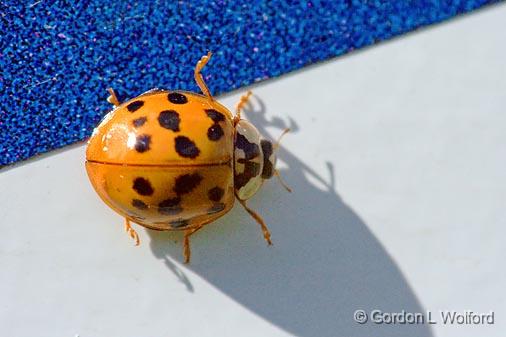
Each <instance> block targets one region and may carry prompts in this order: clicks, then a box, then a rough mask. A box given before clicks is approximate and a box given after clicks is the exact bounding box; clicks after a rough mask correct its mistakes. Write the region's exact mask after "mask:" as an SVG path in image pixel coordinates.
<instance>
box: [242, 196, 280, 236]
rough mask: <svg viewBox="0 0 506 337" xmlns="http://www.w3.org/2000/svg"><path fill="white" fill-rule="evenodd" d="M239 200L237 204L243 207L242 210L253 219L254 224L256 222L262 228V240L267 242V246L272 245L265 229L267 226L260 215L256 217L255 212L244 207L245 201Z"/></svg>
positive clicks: (269, 234) (267, 230) (268, 233)
mask: <svg viewBox="0 0 506 337" xmlns="http://www.w3.org/2000/svg"><path fill="white" fill-rule="evenodd" d="M237 199H238V200H239V202H240V203H241V205H242V207H244V209H245V210H246V211H247V212H248V213H249V214H250V215H251V216H252V217H253V219H255V220H256V222H258V224H259V225H260V226H261V227H262V232H263V234H264V239H265V241H267V244H269V245H272V241H271V233H270V232H269V229H268V228H267V225H266V224H265V221H264V219H262V217H261V216H260V215H258V214H257V213H256V212H255V211H253V210H252V209H251V208H249V207H248V206H246V201H245V200H241V199H239V198H237Z"/></svg>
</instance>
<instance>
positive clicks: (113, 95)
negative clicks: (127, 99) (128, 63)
mask: <svg viewBox="0 0 506 337" xmlns="http://www.w3.org/2000/svg"><path fill="white" fill-rule="evenodd" d="M107 91H109V94H110V96H109V97H107V102H109V103H111V104H112V105H114V106H118V105H120V102H119V101H118V97H117V96H116V93H115V92H114V89H113V88H108V89H107Z"/></svg>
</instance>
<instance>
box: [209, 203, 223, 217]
mask: <svg viewBox="0 0 506 337" xmlns="http://www.w3.org/2000/svg"><path fill="white" fill-rule="evenodd" d="M224 209H225V204H224V203H222V202H217V203H215V204H214V205H213V206H212V207H211V208H209V209H208V210H207V214H214V213H219V212H221V211H223V210H224Z"/></svg>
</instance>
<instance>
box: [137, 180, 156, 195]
mask: <svg viewBox="0 0 506 337" xmlns="http://www.w3.org/2000/svg"><path fill="white" fill-rule="evenodd" d="M132 188H133V189H134V190H135V191H136V192H137V193H139V194H140V195H152V194H153V187H151V184H150V182H149V180H147V179H144V178H142V177H138V178H135V180H134V184H133V186H132Z"/></svg>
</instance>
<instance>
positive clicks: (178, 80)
mask: <svg viewBox="0 0 506 337" xmlns="http://www.w3.org/2000/svg"><path fill="white" fill-rule="evenodd" d="M493 2H496V1H490V0H488V1H487V0H481V1H479V0H446V1H437V0H431V1H429V0H418V1H417V0H411V1H401V0H399V1H378V0H377V1H371V0H370V1H366V0H361V1H358V0H354V1H342V0H340V1H317V0H311V1H286V0H285V1H283V0H273V1H250V0H237V1H231V2H226V1H190V2H185V1H178V2H176V1H167V2H165V1H136V2H123V1H118V0H110V1H98V0H88V1H81V2H75V3H74V2H73V1H69V2H66V1H45V0H42V1H40V0H32V2H27V1H19V2H18V1H9V0H8V1H2V2H0V28H1V30H0V31H1V33H0V34H1V37H0V68H1V69H2V72H1V73H0V89H1V90H0V132H1V133H0V166H1V165H6V164H9V163H13V162H16V161H18V160H22V159H26V158H29V157H31V156H33V155H35V154H38V153H42V152H46V151H48V150H51V149H55V148H59V147H62V146H64V145H67V144H70V143H73V142H75V141H78V140H83V139H85V138H86V137H88V136H89V135H90V134H91V131H92V130H93V127H94V126H95V125H96V124H97V123H98V122H99V121H100V119H101V118H102V117H103V115H104V114H105V113H106V112H107V111H108V109H110V106H109V104H108V103H107V102H106V100H105V99H106V96H107V92H106V88H107V87H113V88H115V89H116V90H117V91H118V92H119V93H120V94H122V95H121V96H122V97H123V98H128V97H134V96H137V95H138V94H140V93H142V92H144V91H146V90H148V89H150V88H153V87H160V88H167V89H186V90H193V91H195V90H197V88H196V85H195V84H194V81H193V67H194V65H195V63H196V61H197V60H198V59H199V58H200V57H201V56H202V55H203V54H205V53H206V52H207V51H208V50H212V51H213V52H214V53H215V54H214V57H213V59H212V61H211V62H210V63H209V65H208V67H206V68H205V70H204V75H205V79H206V81H207V83H208V85H209V87H210V89H211V91H212V92H213V93H214V94H218V93H222V92H226V91H228V90H231V89H234V88H238V87H241V86H244V85H247V84H250V83H253V82H256V81H260V80H263V79H267V78H270V77H274V76H278V75H280V74H283V73H286V72H288V71H291V70H294V69H297V68H300V67H303V66H304V65H307V64H310V63H313V62H317V61H321V60H324V59H327V58H330V57H333V56H337V55H340V54H343V53H346V52H349V51H351V50H354V49H357V48H361V47H364V46H367V45H370V44H373V43H375V42H378V41H381V40H385V39H389V38H391V37H392V36H395V35H398V34H401V33H404V32H407V31H410V30H413V29H415V28H417V27H420V26H424V25H428V24H431V23H435V22H439V21H442V20H444V19H447V18H449V17H452V16H454V15H457V14H460V13H464V12H468V11H470V10H473V9H475V8H478V7H480V6H482V5H485V4H488V3H493Z"/></svg>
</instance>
